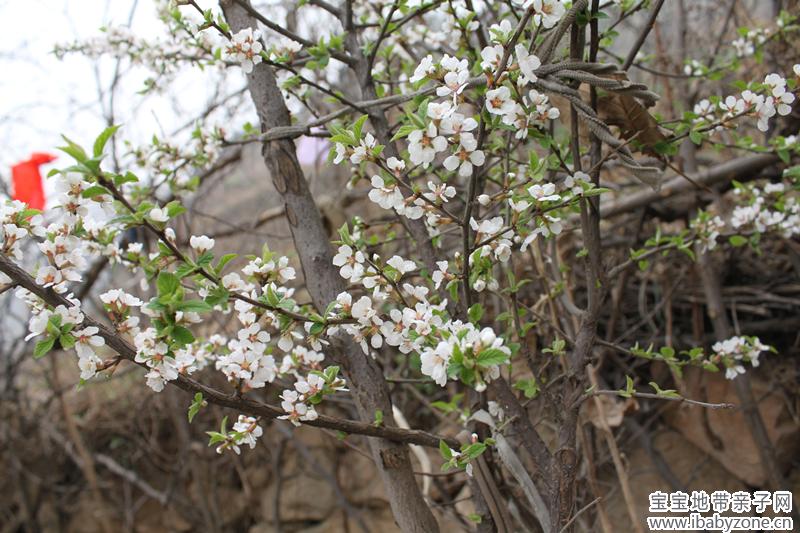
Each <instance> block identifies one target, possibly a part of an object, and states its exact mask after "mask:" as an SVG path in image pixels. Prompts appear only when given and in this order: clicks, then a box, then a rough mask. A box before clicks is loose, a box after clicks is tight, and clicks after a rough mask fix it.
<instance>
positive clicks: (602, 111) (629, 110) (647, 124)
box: [597, 72, 666, 153]
mask: <svg viewBox="0 0 800 533" xmlns="http://www.w3.org/2000/svg"><path fill="white" fill-rule="evenodd" d="M604 77H608V78H613V79H617V80H621V81H628V76H627V74H625V73H624V72H614V73H611V74H608V75H605V76H604ZM597 114H598V116H599V117H600V119H601V120H602V121H603V122H605V123H606V124H608V125H609V126H616V127H618V128H619V130H620V137H622V138H623V139H625V140H628V139H630V138H631V137H633V136H634V135H635V136H636V143H634V144H638V145H641V150H640V151H642V152H643V153H653V152H654V149H653V148H654V146H655V145H656V144H658V143H659V142H661V141H664V140H666V136H664V134H663V133H662V132H661V128H659V126H658V121H656V119H655V117H654V116H653V115H651V114H650V112H649V111H648V110H647V108H646V107H645V106H644V105H642V104H641V103H640V102H639V101H638V100H637V99H636V98H634V97H633V96H629V95H626V94H625V93H608V94H605V95H603V96H600V97H599V98H598V101H597ZM631 149H635V147H634V146H631Z"/></svg>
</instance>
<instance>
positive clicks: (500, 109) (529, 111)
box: [486, 56, 560, 139]
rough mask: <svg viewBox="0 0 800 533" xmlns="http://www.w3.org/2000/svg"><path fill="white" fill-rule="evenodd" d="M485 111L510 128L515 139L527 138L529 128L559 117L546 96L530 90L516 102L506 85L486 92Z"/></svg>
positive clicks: (555, 108)
mask: <svg viewBox="0 0 800 533" xmlns="http://www.w3.org/2000/svg"><path fill="white" fill-rule="evenodd" d="M532 57H535V56H532ZM537 61H538V60H537ZM522 78H523V77H520V79H522ZM534 79H535V78H534ZM486 109H487V111H489V113H491V114H493V115H499V116H500V117H501V120H502V122H503V124H506V125H508V126H512V127H513V128H514V129H515V133H514V136H515V137H516V138H517V139H525V138H527V137H528V128H529V127H531V126H537V125H539V126H541V125H544V124H546V123H547V121H550V120H555V119H557V118H558V117H559V116H560V112H559V110H558V108H557V107H553V106H552V105H551V104H550V99H549V97H548V96H547V95H545V94H542V93H540V92H539V91H537V90H536V89H531V90H530V91H528V94H527V96H522V98H521V99H520V100H519V101H517V99H516V96H515V95H514V94H512V91H511V89H509V88H508V87H507V86H506V85H501V86H500V87H497V88H496V89H492V90H490V91H487V92H486Z"/></svg>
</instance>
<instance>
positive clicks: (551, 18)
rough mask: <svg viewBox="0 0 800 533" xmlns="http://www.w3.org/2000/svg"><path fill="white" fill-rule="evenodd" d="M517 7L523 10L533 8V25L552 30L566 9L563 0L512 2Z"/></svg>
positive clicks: (513, 0)
mask: <svg viewBox="0 0 800 533" xmlns="http://www.w3.org/2000/svg"><path fill="white" fill-rule="evenodd" d="M512 3H513V4H514V5H515V6H518V7H522V8H523V9H528V8H529V7H532V8H533V23H534V24H535V25H537V26H538V25H540V24H541V25H542V26H543V27H544V28H545V29H549V28H552V27H553V26H555V25H556V24H558V21H560V20H561V17H563V16H564V12H565V11H566V8H565V6H564V3H563V2H562V1H561V0H512Z"/></svg>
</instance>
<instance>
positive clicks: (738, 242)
mask: <svg viewBox="0 0 800 533" xmlns="http://www.w3.org/2000/svg"><path fill="white" fill-rule="evenodd" d="M728 242H729V243H731V245H732V246H735V247H736V248H739V247H741V246H744V245H745V244H747V237H742V236H741V235H731V236H730V237H728Z"/></svg>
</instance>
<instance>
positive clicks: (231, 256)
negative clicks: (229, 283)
mask: <svg viewBox="0 0 800 533" xmlns="http://www.w3.org/2000/svg"><path fill="white" fill-rule="evenodd" d="M237 255H239V254H225V255H223V256H222V257H220V258H219V263H217V266H216V267H215V268H214V270H216V271H217V274H222V269H223V268H225V265H227V264H228V263H230V262H231V261H233V260H234V259H236V256H237Z"/></svg>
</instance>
